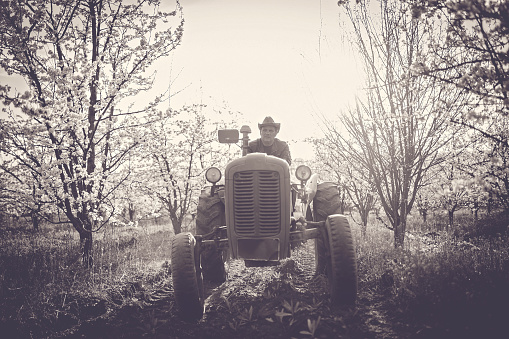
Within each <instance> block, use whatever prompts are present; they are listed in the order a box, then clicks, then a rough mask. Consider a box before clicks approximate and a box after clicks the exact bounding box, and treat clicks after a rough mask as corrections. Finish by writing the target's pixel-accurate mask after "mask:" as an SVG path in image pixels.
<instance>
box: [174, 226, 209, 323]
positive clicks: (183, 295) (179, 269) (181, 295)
mask: <svg viewBox="0 0 509 339" xmlns="http://www.w3.org/2000/svg"><path fill="white" fill-rule="evenodd" d="M196 252H197V251H196V240H195V238H194V236H193V235H192V234H191V233H189V232H185V233H179V234H177V235H175V238H173V242H172V246H171V272H172V273H171V277H172V282H173V290H174V294H175V301H176V303H177V309H178V313H179V315H180V317H181V318H182V319H183V320H185V321H194V320H198V319H201V317H202V316H203V302H204V291H203V280H202V276H201V273H200V269H199V266H198V267H196V261H195V257H196V256H197V255H199V253H196Z"/></svg>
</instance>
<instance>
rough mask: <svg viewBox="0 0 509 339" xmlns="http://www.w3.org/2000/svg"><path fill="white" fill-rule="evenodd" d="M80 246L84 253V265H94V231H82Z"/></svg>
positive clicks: (88, 266)
mask: <svg viewBox="0 0 509 339" xmlns="http://www.w3.org/2000/svg"><path fill="white" fill-rule="evenodd" d="M80 247H81V253H82V255H83V265H84V266H85V267H87V268H90V267H92V265H93V263H94V261H93V258H92V232H87V231H85V232H81V233H80Z"/></svg>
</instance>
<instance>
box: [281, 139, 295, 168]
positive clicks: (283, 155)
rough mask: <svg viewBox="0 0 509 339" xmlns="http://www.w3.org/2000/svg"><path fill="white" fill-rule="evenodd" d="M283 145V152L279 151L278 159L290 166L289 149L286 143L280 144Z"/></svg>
mask: <svg viewBox="0 0 509 339" xmlns="http://www.w3.org/2000/svg"><path fill="white" fill-rule="evenodd" d="M281 143H282V144H283V150H282V151H281V154H280V156H279V157H280V158H281V159H284V160H286V162H287V163H288V165H291V164H292V156H291V155H290V147H288V144H287V143H286V142H284V141H283V142H281Z"/></svg>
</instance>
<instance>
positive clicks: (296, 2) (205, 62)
mask: <svg viewBox="0 0 509 339" xmlns="http://www.w3.org/2000/svg"><path fill="white" fill-rule="evenodd" d="M181 4H182V7H183V11H184V19H185V24H184V36H183V40H182V44H181V46H179V47H177V49H176V50H175V51H174V53H173V55H172V57H171V61H170V62H169V63H168V61H166V63H165V65H166V66H168V65H171V67H170V70H169V72H166V74H167V75H164V73H163V72H162V71H161V69H158V79H159V80H160V82H159V83H158V84H157V86H160V87H161V88H165V87H168V84H169V82H170V81H173V83H172V91H174V92H176V91H180V90H181V89H184V88H185V89H184V90H183V91H182V92H179V93H178V94H177V95H175V96H174V97H172V99H171V106H172V107H173V108H178V107H179V106H181V105H185V104H191V103H196V102H197V100H203V102H204V103H206V104H208V105H209V106H213V107H222V106H223V107H224V106H226V107H228V108H229V109H231V110H232V111H235V112H240V113H242V116H241V118H240V119H241V120H242V121H239V124H238V126H232V128H240V127H241V125H244V124H247V125H249V126H250V127H251V130H252V131H253V133H252V134H251V138H254V137H259V132H258V128H257V123H259V122H261V121H263V119H264V117H265V116H272V117H273V118H274V120H276V122H279V123H281V131H280V133H279V135H278V138H280V139H282V140H285V141H289V142H290V147H291V151H292V157H293V158H297V157H304V158H310V157H311V154H310V153H311V152H312V148H311V146H309V145H308V144H304V143H302V142H298V143H296V144H294V142H295V141H301V140H304V139H305V138H308V137H313V136H319V135H320V133H321V131H320V128H319V126H318V124H317V123H316V121H317V119H318V117H320V116H322V115H324V116H328V117H330V116H332V117H333V116H335V115H337V114H338V113H339V111H341V110H342V109H343V108H344V107H345V106H346V105H348V104H351V103H352V101H353V99H354V96H355V93H356V89H357V88H358V87H359V86H360V81H359V79H360V76H359V74H358V72H357V71H356V69H357V66H356V62H355V59H354V57H353V56H352V55H353V53H352V51H351V49H352V48H351V45H350V44H349V43H348V41H347V40H346V39H345V37H344V34H342V31H341V30H342V29H344V27H343V26H344V23H343V22H342V20H344V18H341V17H340V15H339V12H340V9H339V7H338V6H337V4H336V2H335V1H330V0H277V1H274V0H270V1H269V0H257V1H238V0H236V1H235V0H181ZM168 74H171V77H170V76H169V75H168ZM177 74H178V77H177ZM170 78H171V80H170Z"/></svg>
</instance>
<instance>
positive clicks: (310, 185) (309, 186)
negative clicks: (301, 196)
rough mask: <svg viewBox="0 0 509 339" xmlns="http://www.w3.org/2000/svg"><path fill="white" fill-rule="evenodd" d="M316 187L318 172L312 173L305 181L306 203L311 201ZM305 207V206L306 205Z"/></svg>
mask: <svg viewBox="0 0 509 339" xmlns="http://www.w3.org/2000/svg"><path fill="white" fill-rule="evenodd" d="M317 187H318V173H313V174H312V175H311V177H310V178H309V180H308V182H307V183H306V194H307V201H308V205H309V204H310V203H311V201H313V199H314V198H315V195H316V191H317ZM306 208H307V206H306Z"/></svg>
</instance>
